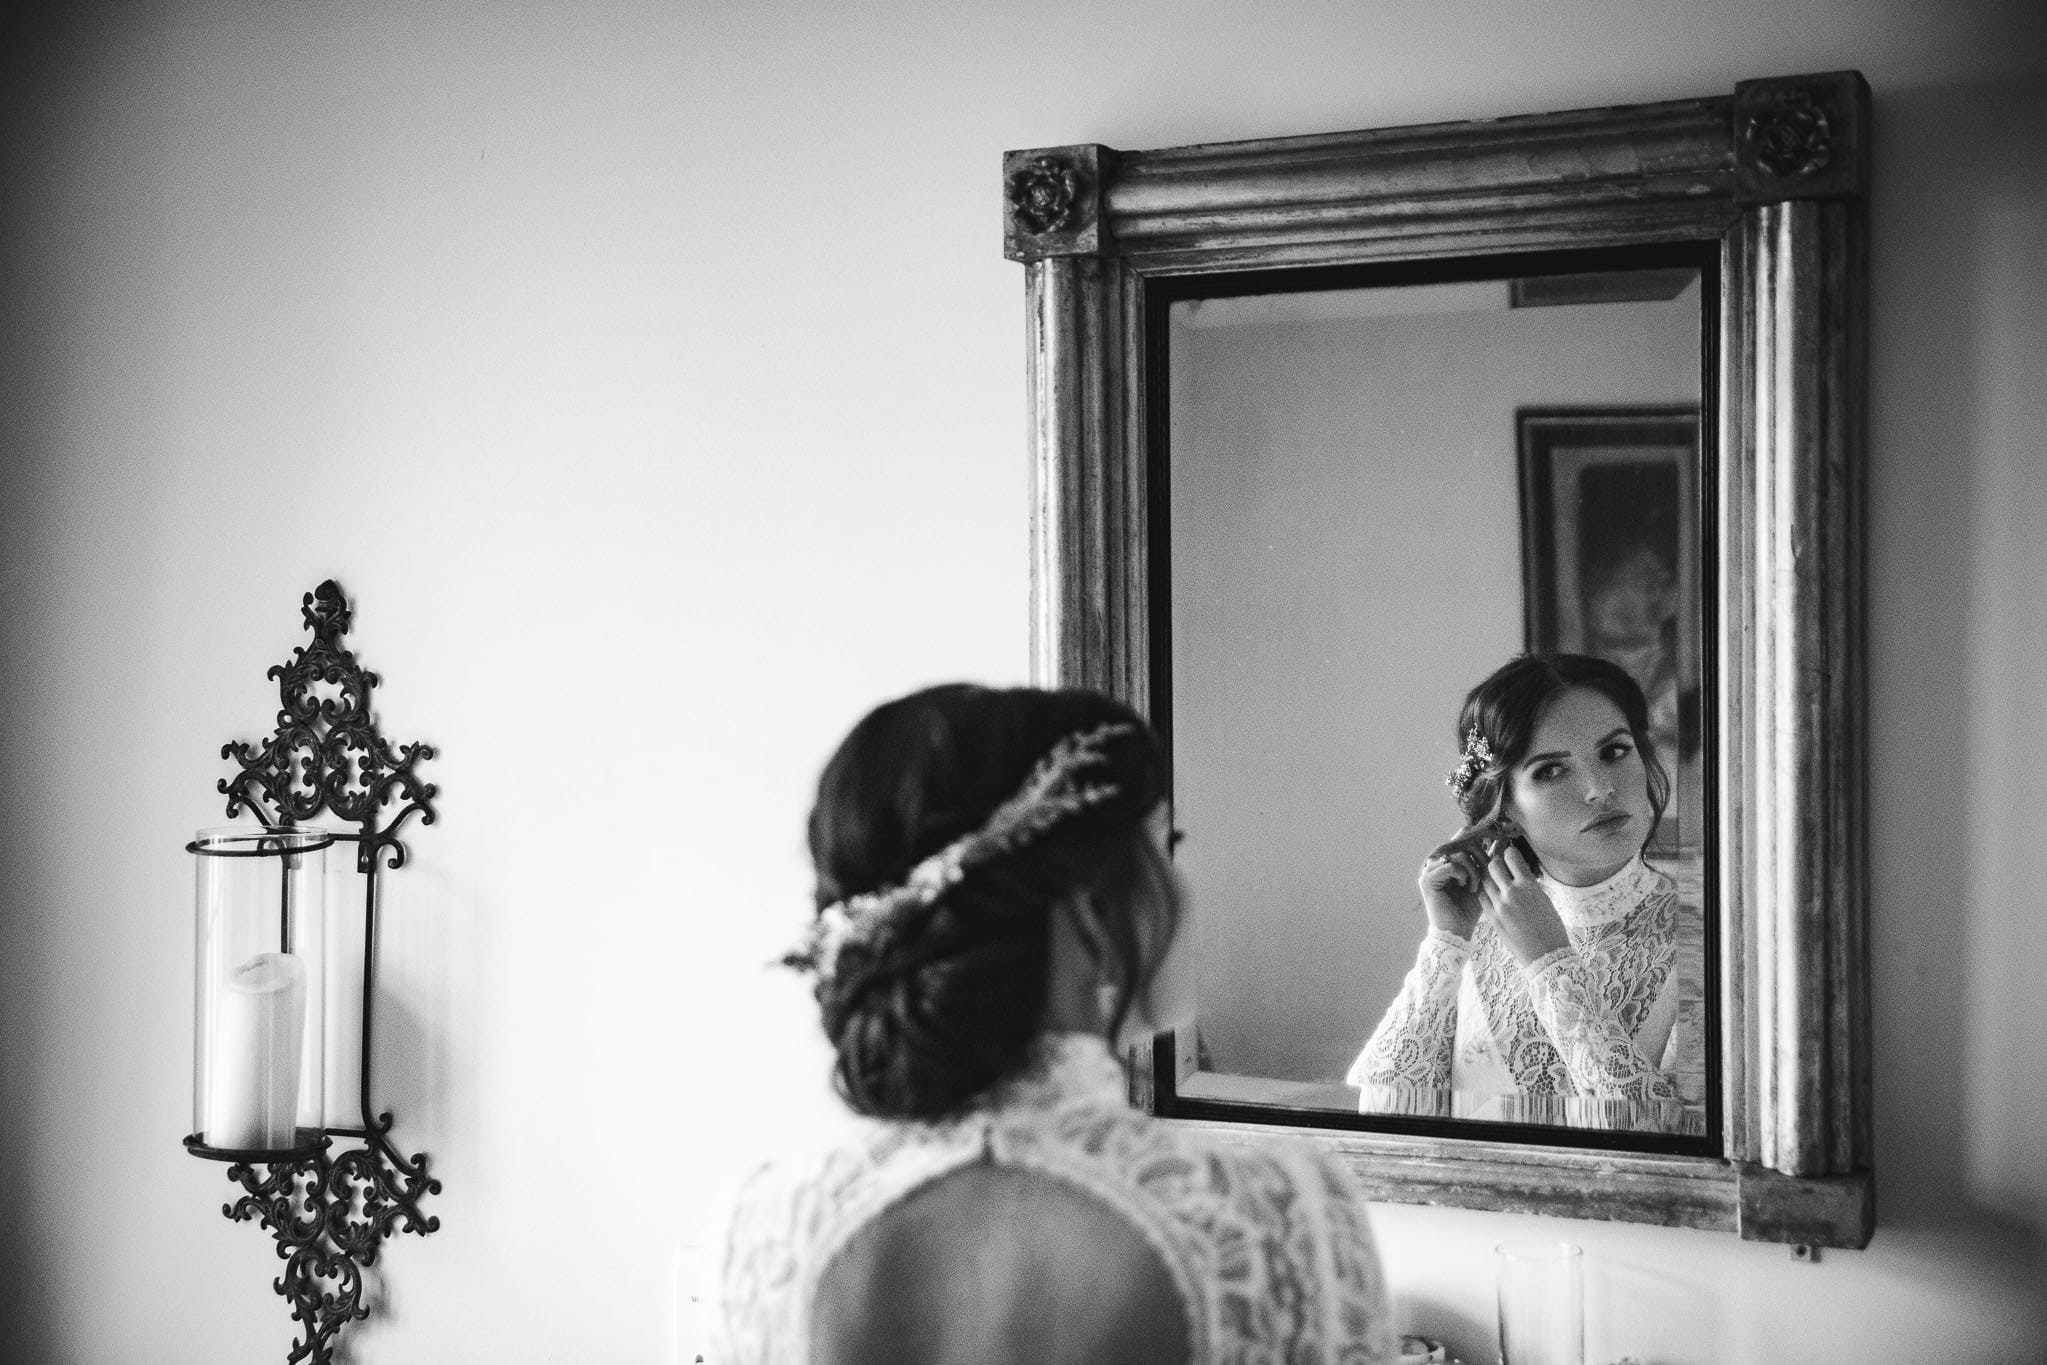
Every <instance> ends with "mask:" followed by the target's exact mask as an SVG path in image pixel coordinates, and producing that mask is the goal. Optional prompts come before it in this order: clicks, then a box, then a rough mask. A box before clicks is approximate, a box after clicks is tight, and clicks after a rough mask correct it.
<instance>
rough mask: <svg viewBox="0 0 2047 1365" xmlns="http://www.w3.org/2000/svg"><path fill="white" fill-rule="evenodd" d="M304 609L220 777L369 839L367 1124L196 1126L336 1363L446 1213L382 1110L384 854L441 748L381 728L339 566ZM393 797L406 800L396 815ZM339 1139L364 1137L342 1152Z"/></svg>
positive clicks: (307, 1358)
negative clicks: (351, 640)
mask: <svg viewBox="0 0 2047 1365" xmlns="http://www.w3.org/2000/svg"><path fill="white" fill-rule="evenodd" d="M300 610H301V613H302V614H303V616H304V617H305V623H306V628H307V629H308V630H310V631H312V633H313V639H312V643H311V644H306V645H300V646H299V647H298V648H297V649H295V650H293V651H292V657H291V659H290V660H289V661H288V662H286V663H281V664H277V665H275V666H273V667H272V668H271V669H270V671H269V672H268V674H266V676H267V677H269V678H271V679H272V680H274V681H276V682H277V684H278V690H279V694H280V697H281V699H282V706H281V708H280V710H279V711H278V713H277V730H276V732H275V733H274V734H272V735H271V736H270V738H269V739H267V740H265V741H264V742H263V744H262V746H261V747H257V746H255V745H251V744H248V743H246V742H241V741H236V742H233V743H229V744H227V745H224V746H222V748H221V751H220V753H221V757H222V758H227V759H232V760H234V762H235V763H236V764H237V765H238V768H239V771H237V772H236V773H235V774H234V776H233V777H226V778H222V779H221V780H220V783H219V790H220V791H221V793H222V794H223V795H225V796H226V797H227V813H228V815H229V816H230V817H233V816H235V815H238V814H240V813H241V812H242V811H245V810H246V811H249V812H251V813H252V814H254V815H255V816H256V817H257V818H258V819H259V820H261V821H262V822H263V823H264V824H265V825H267V826H271V827H278V826H289V825H296V824H299V823H300V822H302V821H306V820H311V819H314V818H315V817H317V816H318V815H319V814H320V813H321V812H322V811H325V812H327V813H329V814H331V815H332V816H334V817H336V818H337V819H340V820H343V821H346V822H348V823H350V824H354V825H356V826H358V827H359V832H357V833H353V834H342V833H337V834H336V836H335V837H336V838H337V839H338V840H347V841H351V842H353V843H354V844H355V845H356V870H357V871H358V872H360V873H362V874H363V877H364V900H363V905H364V914H365V920H364V927H363V953H364V956H363V1000H362V1039H361V1047H362V1053H361V1079H362V1086H361V1093H360V1100H361V1116H362V1126H361V1128H360V1129H341V1128H330V1129H328V1130H327V1131H326V1132H325V1133H323V1134H320V1135H319V1136H318V1140H317V1143H315V1144H313V1145H312V1146H311V1149H310V1151H306V1148H305V1144H303V1143H302V1145H301V1148H300V1150H301V1151H305V1152H306V1154H304V1155H294V1156H292V1157H290V1158H289V1159H282V1160H275V1161H268V1160H264V1159H263V1155H262V1154H259V1153H227V1152H220V1151H216V1150H214V1149H211V1148H208V1147H206V1146H204V1145H203V1144H202V1143H201V1142H200V1141H199V1138H198V1135H196V1134H195V1135H193V1136H191V1137H188V1138H186V1139H185V1145H186V1147H187V1149H188V1150H190V1151H192V1152H193V1153H194V1154H195V1155H199V1156H205V1157H210V1158H213V1159H216V1160H228V1161H231V1162H232V1164H230V1165H229V1166H228V1169H227V1174H228V1178H229V1179H231V1180H233V1181H235V1182H236V1183H237V1184H239V1185H240V1186H241V1188H242V1190H243V1191H244V1193H243V1195H242V1196H241V1198H239V1199H236V1200H235V1201H234V1202H232V1203H229V1204H223V1205H222V1206H221V1212H222V1213H223V1214H225V1215H226V1216H227V1217H228V1218H230V1219H232V1220H233V1221H235V1222H238V1223H243V1222H251V1221H253V1222H255V1223H257V1224H259V1225H260V1226H262V1227H263V1228H265V1229H266V1230H268V1231H269V1232H270V1234H271V1235H272V1236H273V1237H274V1238H275V1239H276V1241H277V1254H278V1257H279V1259H281V1260H282V1261H284V1263H285V1264H284V1272H283V1273H282V1274H281V1275H279V1276H278V1278H277V1279H276V1280H274V1281H273V1282H272V1285H271V1287H272V1288H273V1289H274V1290H275V1291H276V1292H277V1293H278V1294H280V1295H282V1296H283V1297H284V1299H285V1300H286V1301H287V1302H288V1303H290V1304H291V1307H292V1320H293V1321H294V1322H297V1323H299V1324H300V1326H301V1328H302V1330H303V1335H302V1336H301V1337H299V1338H298V1339H297V1340H295V1341H294V1342H293V1343H292V1348H291V1353H290V1354H289V1356H287V1357H286V1360H287V1363H288V1365H299V1363H300V1362H310V1365H331V1362H332V1360H333V1351H334V1343H335V1339H336V1338H337V1336H338V1335H339V1334H340V1332H341V1329H342V1328H343V1327H344V1326H345V1325H346V1324H348V1323H349V1322H352V1321H355V1320H357V1319H361V1318H366V1317H368V1316H369V1311H370V1309H369V1304H368V1303H367V1302H366V1301H365V1298H364V1282H365V1272H366V1271H367V1270H368V1269H369V1268H370V1267H371V1266H373V1265H375V1264H376V1260H377V1255H378V1252H379V1250H380V1249H381V1248H382V1245H383V1242H384V1240H385V1239H386V1238H388V1237H392V1236H395V1235H397V1234H398V1233H401V1232H411V1233H416V1234H418V1235H420V1236H425V1235H426V1234H427V1233H430V1232H433V1231H434V1230H436V1229H437V1228H439V1227H440V1225H441V1220H440V1219H439V1218H437V1217H433V1216H429V1215H426V1214H423V1213H422V1212H421V1211H420V1201H421V1200H422V1199H424V1198H425V1197H426V1196H427V1195H430V1194H439V1193H440V1191H441V1182H440V1181H439V1180H438V1179H436V1178H434V1177H433V1176H432V1175H431V1174H430V1173H429V1171H428V1159H427V1156H426V1154H425V1153H414V1154H413V1155H412V1156H411V1157H409V1158H408V1157H405V1156H403V1155H401V1154H400V1153H399V1151H398V1149H397V1148H396V1147H395V1146H393V1145H392V1143H391V1140H390V1138H389V1136H388V1134H389V1133H390V1131H391V1122H392V1120H391V1115H390V1113H389V1112H388V1111H387V1112H384V1113H379V1114H376V1115H375V1116H374V1117H372V1115H371V1107H370V1038H371V1036H372V1035H371V1027H372V1021H373V1019H374V1007H375V971H374V966H375V957H376V938H377V909H378V902H377V874H378V872H379V870H380V868H379V864H380V862H381V865H382V867H384V868H397V867H402V866H403V865H404V863H405V845H404V844H402V843H401V842H399V840H398V837H397V835H398V830H399V829H400V827H402V826H403V825H404V823H405V822H406V821H407V820H409V819H411V818H412V817H413V816H415V815H417V816H418V817H419V822H420V823H421V824H422V825H430V824H432V823H433V822H434V819H435V813H434V797H435V796H436V795H437V794H438V793H439V788H437V787H436V786H435V785H434V784H433V783H431V782H427V781H424V780H422V779H421V778H420V776H419V775H418V772H417V771H416V770H417V767H418V765H419V764H420V763H421V762H423V761H424V760H426V759H430V758H432V757H434V750H433V747H432V746H431V745H427V744H401V745H398V746H396V747H395V748H394V747H393V746H392V745H391V744H389V743H388V742H386V740H385V739H384V737H383V736H382V735H381V734H380V733H379V732H378V730H377V724H376V719H375V717H374V716H373V715H372V713H371V709H370V696H371V693H372V692H373V691H374V690H375V688H376V686H377V684H378V683H379V682H380V681H381V679H379V678H378V676H377V675H376V674H375V673H372V672H370V671H369V670H368V669H366V668H364V667H363V666H362V665H361V664H360V663H358V662H357V661H356V657H355V655H354V653H353V652H352V651H351V650H349V649H348V648H347V647H346V646H345V645H344V644H343V643H342V638H341V637H342V636H344V635H345V634H347V633H348V629H349V626H350V624H351V623H352V620H353V613H352V612H351V610H350V608H349V605H348V599H347V598H345V597H344V596H343V595H342V592H341V588H340V587H339V585H337V584H336V583H335V582H334V581H333V580H332V579H329V580H328V581H326V582H324V583H322V584H321V585H320V586H319V587H317V588H315V589H314V590H313V591H312V592H309V593H307V594H306V595H305V598H304V600H303V602H302V604H301V608H300ZM393 804H396V805H397V807H398V809H397V811H396V813H395V814H393V815H391V816H390V818H389V819H385V815H384V812H385V811H386V810H387V809H388V808H389V807H391V806H392V805H393ZM380 822H381V823H380ZM337 1139H339V1140H342V1141H344V1142H347V1143H349V1144H350V1145H347V1146H343V1147H341V1148H340V1149H339V1150H338V1151H337V1150H336V1142H337ZM356 1142H360V1144H361V1145H360V1146H357V1145H353V1144H354V1143H356ZM259 1168H260V1173H259Z"/></svg>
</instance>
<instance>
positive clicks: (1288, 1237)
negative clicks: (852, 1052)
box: [711, 1034, 1395, 1365]
mask: <svg viewBox="0 0 2047 1365" xmlns="http://www.w3.org/2000/svg"><path fill="white" fill-rule="evenodd" d="M1124 1090H1125V1081H1124V1077H1123V1072H1122V1069H1121V1068H1120V1067H1119V1066H1118V1065H1117V1063H1116V1060H1115V1058H1114V1057H1113V1056H1112V1055H1111V1054H1110V1052H1109V1049H1108V1047H1107V1046H1106V1044H1104V1043H1103V1041H1102V1040H1101V1039H1099V1038H1095V1037H1090V1036H1084V1035H1080V1034H1058V1035H1051V1036H1049V1037H1047V1038H1046V1039H1045V1040H1044V1041H1043V1042H1042V1043H1041V1044H1040V1053H1039V1057H1038V1059H1037V1061H1036V1063H1035V1064H1034V1065H1033V1067H1032V1068H1031V1069H1030V1070H1029V1071H1028V1072H1026V1073H1025V1074H1024V1075H1023V1076H1021V1077H1018V1078H1016V1079H1014V1080H1011V1081H1009V1082H1006V1083H1004V1084H1003V1085H1001V1086H998V1087H996V1088H995V1090H994V1091H993V1092H992V1093H991V1094H990V1095H989V1096H987V1097H984V1099H983V1100H982V1101H980V1102H979V1103H977V1104H976V1105H975V1106H973V1107H971V1108H969V1109H968V1110H967V1111H966V1112H964V1113H963V1114H961V1115H959V1116H957V1117H954V1118H951V1119H947V1120H944V1121H942V1122H938V1123H930V1124H911V1123H876V1124H873V1125H872V1127H871V1130H870V1131H868V1132H867V1133H866V1134H864V1135H863V1136H862V1137H861V1138H860V1139H858V1140H857V1141H855V1142H853V1143H851V1144H849V1145H846V1146H842V1147H839V1148H837V1149H835V1150H833V1151H831V1152H829V1153H826V1154H824V1155H822V1156H821V1157H818V1158H814V1159H812V1160H810V1161H808V1162H806V1163H803V1164H799V1165H791V1166H770V1167H767V1168H764V1169H763V1170H762V1171H761V1172H759V1173H757V1174H756V1175H755V1176H754V1177H753V1178H752V1179H751V1180H750V1181H749V1182H748V1183H747V1185H746V1186H745V1187H744V1188H743V1189H742V1191H741V1192H740V1194H739V1196H738V1198H737V1200H736V1201H735V1207H734V1211H733V1215H732V1221H731V1225H730V1228H729V1231H728V1234H727V1238H726V1242H725V1261H724V1266H723V1270H722V1276H721V1283H720V1285H719V1294H720V1298H721V1299H722V1305H721V1306H722V1319H723V1324H724V1338H723V1341H722V1342H721V1345H722V1346H723V1348H724V1349H723V1351H722V1352H721V1353H719V1354H717V1355H715V1356H713V1357H711V1358H712V1359H713V1360H715V1361H717V1362H718V1365H727V1362H734V1363H735V1365H736V1363H739V1362H744V1363H745V1365H767V1362H774V1363H775V1365H808V1362H809V1361H810V1359H811V1358H812V1357H811V1319H812V1314H813V1311H814V1308H815V1303H816V1298H817V1291H818V1285H819V1281H820V1279H821V1278H822V1276H823V1274H824V1271H825V1269H826V1267H827V1266H828V1265H829V1264H830V1262H831V1261H832V1259H833V1257H834V1256H836V1255H837V1254H838V1253H839V1252H840V1251H842V1250H843V1249H844V1248H845V1247H846V1246H847V1244H848V1243H849V1242H850V1241H851V1240H852V1238H853V1237H854V1236H855V1235H856V1234H857V1233H859V1232H860V1230H861V1229H862V1228H863V1227H865V1226H866V1225H867V1224H868V1223H869V1222H871V1221H872V1220H873V1219H875V1218H876V1217H878V1216H879V1215H880V1214H881V1213H883V1212H884V1211H885V1210H887V1209H889V1208H891V1207H892V1206H894V1205H895V1204H897V1203H899V1202H900V1201H902V1200H904V1199H905V1198H907V1197H908V1196H909V1195H911V1194H912V1193H914V1192H915V1191H916V1190H918V1189H919V1188H920V1187H922V1186H923V1185H924V1184H926V1183H927V1182H929V1181H932V1180H936V1179H938V1178H939V1177H941V1176H943V1175H946V1174H948V1173H950V1172H952V1171H956V1170H958V1169H960V1168H961V1167H963V1166H965V1165H967V1164H968V1163H970V1162H974V1161H979V1160H983V1159H986V1160H990V1161H994V1162H997V1163H999V1164H1001V1165H1005V1166H1012V1167H1020V1168H1025V1169H1029V1170H1033V1171H1037V1172H1042V1173H1043V1174H1045V1175H1048V1176H1051V1177H1053V1178H1056V1179H1058V1180H1061V1181H1064V1182H1067V1183H1068V1184H1069V1185H1071V1186H1072V1187H1074V1188H1076V1189H1078V1190H1080V1191H1082V1192H1083V1193H1085V1194H1088V1195H1092V1196H1093V1197H1094V1198H1096V1199H1097V1200H1099V1201H1100V1203H1101V1204H1102V1205H1103V1206H1104V1207H1106V1208H1107V1209H1110V1210H1113V1211H1114V1212H1115V1213H1116V1214H1118V1215H1120V1216H1121V1217H1122V1218H1123V1219H1125V1220H1126V1221H1127V1222H1128V1223H1129V1224H1130V1225H1131V1226H1132V1227H1133V1228H1135V1229H1136V1230H1137V1231H1138V1232H1140V1233H1141V1234H1142V1235H1143V1236H1144V1238H1145V1240H1146V1241H1147V1242H1148V1243H1149V1244H1150V1245H1151V1247H1152V1248H1153V1249H1154V1250H1155V1251H1156V1252H1157V1253H1158V1255H1159V1257H1160V1259H1161V1260H1162V1261H1163V1262H1164V1264H1165V1267H1166V1269H1167V1271H1168V1272H1169V1273H1170V1275H1171V1277H1172V1280H1173V1284H1174V1287H1175V1289H1176V1291H1177V1295H1178V1298H1179V1300H1180V1302H1181V1304H1182V1306H1183V1307H1184V1309H1185V1312H1186V1322H1187V1330H1188V1340H1189V1341H1190V1342H1191V1343H1192V1348H1193V1349H1192V1356H1191V1359H1192V1360H1193V1361H1195V1362H1202V1363H1205V1362H1210V1361H1216V1362H1224V1361H1227V1362H1231V1365H1382V1362H1383V1363H1388V1365H1390V1362H1391V1361H1393V1360H1394V1359H1395V1355H1394V1348H1393V1336H1392V1333H1391V1329H1390V1325H1389V1323H1390V1319H1389V1316H1388V1311H1387V1305H1386V1295H1385V1287H1384V1283H1383V1281H1382V1280H1381V1278H1380V1272H1379V1263H1378V1258H1377V1255H1376V1253H1375V1252H1374V1250H1373V1246H1372V1238H1371V1232H1370V1229H1369V1228H1368V1226H1367V1224H1366V1215H1365V1202H1364V1199H1363V1197H1362V1196H1361V1195H1360V1194H1359V1193H1358V1191H1357V1188H1356V1186H1355V1185H1354V1184H1353V1183H1352V1180H1351V1177H1350V1174H1349V1172H1348V1171H1346V1170H1345V1169H1344V1168H1343V1167H1342V1166H1341V1165H1340V1164H1339V1163H1338V1162H1337V1161H1336V1160H1335V1159H1334V1158H1333V1157H1330V1156H1327V1155H1325V1154H1323V1153H1320V1152H1317V1151H1315V1150H1313V1149H1311V1148H1308V1147H1306V1146H1302V1145H1296V1144H1293V1143H1290V1142H1285V1141H1274V1142H1260V1143H1258V1144H1257V1145H1249V1144H1245V1145H1238V1144H1233V1143H1225V1142H1223V1141H1221V1140H1220V1139H1218V1138H1216V1137H1214V1136H1212V1135H1209V1134H1206V1133H1203V1132H1201V1131H1199V1130H1196V1129H1192V1128H1188V1127H1182V1126H1179V1125H1175V1124H1172V1123H1168V1122H1162V1121H1160V1120H1157V1119H1153V1118H1150V1117H1149V1116H1147V1115H1144V1114H1140V1113H1138V1112H1136V1111H1135V1110H1133V1109H1131V1108H1130V1107H1129V1105H1128V1103H1127V1102H1126V1100H1125V1098H1124Z"/></svg>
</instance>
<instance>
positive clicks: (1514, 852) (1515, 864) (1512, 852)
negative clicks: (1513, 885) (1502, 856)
mask: <svg viewBox="0 0 2047 1365" xmlns="http://www.w3.org/2000/svg"><path fill="white" fill-rule="evenodd" d="M1506 859H1507V869H1508V871H1510V872H1512V873H1513V874H1514V876H1515V878H1516V879H1518V880H1521V881H1526V880H1528V879H1529V878H1531V877H1533V876H1534V875H1535V869H1533V868H1531V867H1530V866H1529V865H1528V859H1526V858H1524V857H1522V856H1521V850H1520V849H1518V848H1516V847H1514V845H1512V844H1508V845H1507V852H1506Z"/></svg>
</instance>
